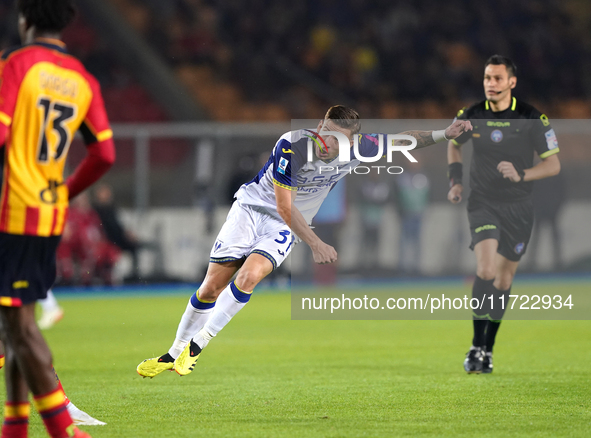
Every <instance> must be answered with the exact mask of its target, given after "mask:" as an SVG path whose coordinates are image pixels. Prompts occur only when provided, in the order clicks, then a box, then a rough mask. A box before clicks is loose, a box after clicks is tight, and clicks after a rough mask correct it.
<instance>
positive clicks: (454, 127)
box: [401, 120, 472, 149]
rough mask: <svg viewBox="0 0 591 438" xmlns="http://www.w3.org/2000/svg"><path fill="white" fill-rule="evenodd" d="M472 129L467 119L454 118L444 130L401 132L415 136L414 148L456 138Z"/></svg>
mask: <svg viewBox="0 0 591 438" xmlns="http://www.w3.org/2000/svg"><path fill="white" fill-rule="evenodd" d="M467 131H472V123H470V121H469V120H454V122H453V123H452V124H451V125H449V126H448V127H447V128H446V129H445V130H443V129H442V130H440V131H404V132H401V134H404V135H410V136H411V137H414V138H416V140H417V146H416V148H415V149H419V148H424V147H427V146H431V145H433V144H435V143H439V142H441V141H445V140H452V139H454V138H458V137H459V136H460V135H462V134H463V133H464V132H467Z"/></svg>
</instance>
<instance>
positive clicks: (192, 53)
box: [0, 0, 591, 121]
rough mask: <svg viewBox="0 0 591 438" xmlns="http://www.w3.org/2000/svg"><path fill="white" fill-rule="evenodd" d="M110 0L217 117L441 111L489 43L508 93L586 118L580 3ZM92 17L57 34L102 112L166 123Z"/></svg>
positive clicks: (5, 19)
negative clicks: (508, 77)
mask: <svg viewBox="0 0 591 438" xmlns="http://www.w3.org/2000/svg"><path fill="white" fill-rule="evenodd" d="M80 3H84V2H83V1H82V2H80ZM111 3H112V4H113V5H114V6H115V7H116V8H117V9H118V11H119V12H120V13H121V16H122V17H124V19H125V20H127V22H128V24H129V25H130V26H131V28H133V29H134V30H135V31H137V33H138V34H139V35H141V36H142V37H143V39H144V40H145V41H147V42H148V43H149V45H150V46H151V47H152V49H153V50H154V51H155V52H156V53H157V54H158V55H160V57H161V59H162V60H163V61H165V62H166V63H167V64H168V65H169V66H170V67H171V68H173V69H174V71H175V72H176V74H177V78H178V79H179V80H180V81H181V82H183V83H184V84H186V85H187V86H188V87H189V88H190V89H191V91H192V92H193V94H194V96H195V98H196V99H197V100H198V102H199V103H200V104H201V105H202V106H203V108H205V110H206V112H207V113H208V115H209V116H210V117H211V118H212V119H215V120H221V121H228V120H243V121H249V120H288V119H290V118H316V117H318V114H321V113H322V112H323V111H324V110H325V107H326V106H327V105H328V104H332V103H335V102H336V101H337V100H342V99H345V100H347V101H348V102H347V103H350V104H353V105H354V106H355V107H356V108H358V109H359V111H360V112H361V113H362V115H363V117H365V118H450V117H452V116H453V115H454V114H455V113H456V112H457V110H458V109H459V108H461V107H462V106H464V105H465V104H468V103H470V102H472V101H474V100H479V99H481V98H482V86H481V78H482V69H483V64H484V61H485V60H486V59H487V58H488V57H489V56H490V55H491V54H494V53H501V54H505V55H508V56H510V57H512V58H513V59H514V60H515V61H516V63H517V65H518V68H519V72H518V74H519V83H518V88H517V91H516V95H517V96H519V97H521V98H523V99H524V100H526V101H529V102H531V103H533V104H534V105H537V106H539V107H540V108H541V109H542V110H543V111H545V112H546V113H548V114H549V116H550V117H551V118H587V117H589V116H591V106H590V100H589V96H590V95H591V76H589V74H588V71H589V67H590V66H591V65H590V64H591V25H590V24H591V6H590V5H589V2H588V1H585V0H561V1H559V0H523V1H512V0H483V1H479V2H474V1H469V0H450V1H446V2H440V1H437V0H414V1H406V0H397V1H391V0H375V1H372V2H366V1H361V0H353V1H339V0H314V1H310V0H308V1H301V2H292V1H286V0H250V1H248V2H246V1H240V0H230V1H226V0H224V1H220V0H168V1H159V0H111ZM12 4H13V1H12V0H0V42H1V43H2V46H5V45H6V43H8V42H14V41H15V39H16V33H15V25H14V23H15V20H14V16H13V14H12V13H10V12H11V11H12V9H13V8H12ZM82 9H83V8H82ZM92 21H93V20H92V17H89V16H86V17H85V16H81V17H79V18H78V20H77V21H76V23H75V25H74V26H73V27H71V28H70V29H69V30H68V31H67V32H66V34H65V40H66V42H67V43H68V45H69V48H70V50H71V52H72V53H73V54H75V55H76V56H78V57H80V58H81V59H82V60H83V61H84V63H85V64H86V65H87V66H88V68H89V69H90V71H91V72H92V73H94V74H95V75H96V76H97V77H98V78H99V80H100V81H101V83H102V85H103V87H104V89H105V98H106V101H107V107H108V110H109V113H110V116H111V118H112V120H114V121H157V120H165V119H166V115H165V114H164V112H163V110H162V109H161V108H160V107H159V106H158V105H157V104H155V103H154V102H153V101H152V99H151V98H150V96H149V92H147V91H146V90H144V89H142V88H141V87H139V86H138V85H136V82H137V81H135V80H134V78H133V77H131V76H130V75H129V73H127V72H126V71H125V69H124V68H123V67H121V66H120V65H119V64H118V63H117V61H116V60H115V59H114V58H113V56H112V55H111V52H110V50H109V44H108V43H107V42H106V38H105V36H104V35H102V34H101V32H100V30H97V29H95V28H93V23H92ZM148 91H149V90H148Z"/></svg>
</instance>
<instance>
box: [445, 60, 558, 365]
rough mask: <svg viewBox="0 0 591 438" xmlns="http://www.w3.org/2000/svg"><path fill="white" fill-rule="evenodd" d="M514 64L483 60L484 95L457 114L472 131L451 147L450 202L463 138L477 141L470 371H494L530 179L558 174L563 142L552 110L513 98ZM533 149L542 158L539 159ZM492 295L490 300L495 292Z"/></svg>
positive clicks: (523, 240) (529, 217)
mask: <svg viewBox="0 0 591 438" xmlns="http://www.w3.org/2000/svg"><path fill="white" fill-rule="evenodd" d="M516 70H517V68H516V67H515V64H514V63H513V61H511V60H510V59H509V58H507V57H504V56H500V55H494V56H491V57H490V58H489V59H488V60H487V61H486V64H485V69H484V93H485V96H486V100H483V101H482V102H479V103H477V104H474V105H472V106H471V107H469V108H464V109H462V110H460V111H459V112H458V115H457V118H458V119H464V120H470V121H471V122H472V125H473V127H474V130H473V131H471V132H466V133H464V134H462V135H461V136H460V137H458V138H457V139H455V140H451V141H450V142H449V144H448V148H447V161H448V164H449V171H448V176H449V179H450V187H451V188H450V190H449V193H448V195H447V198H448V200H449V201H450V202H452V203H453V204H457V203H459V202H460V201H461V200H462V191H463V185H462V174H463V172H462V149H461V147H462V145H463V144H464V143H466V142H467V141H468V140H470V139H471V140H472V144H473V148H474V151H473V155H472V163H471V165H470V188H471V192H470V196H469V198H468V219H469V222H470V232H471V235H472V243H471V245H470V248H471V249H473V250H474V254H475V255H476V264H477V267H476V279H475V280H474V286H473V288H472V297H473V298H476V299H478V300H479V302H481V300H485V301H484V303H485V304H484V305H483V306H482V309H477V310H474V311H473V312H474V314H473V324H474V337H473V340H472V346H471V347H470V351H469V352H468V354H467V355H466V359H465V361H464V369H465V370H466V372H468V373H475V374H478V373H491V372H492V370H493V363H492V351H493V346H494V343H495V337H496V334H497V331H498V330H499V326H500V324H501V319H502V318H503V314H504V308H501V305H502V304H503V303H504V305H505V308H506V307H507V305H508V303H509V294H510V291H511V284H512V283H513V277H514V276H515V272H516V271H517V266H518V264H519V260H520V259H521V257H522V256H523V254H525V251H526V250H527V244H528V242H529V239H530V236H531V231H532V226H533V219H534V210H533V205H532V199H531V198H532V189H533V181H534V180H538V179H542V178H547V177H550V176H553V175H556V174H558V173H559V172H560V161H559V160H558V156H557V155H556V154H557V152H558V150H559V149H558V142H557V140H556V134H555V133H554V130H553V129H552V127H551V126H550V122H549V121H548V117H546V115H544V114H542V113H540V111H538V110H537V109H535V108H534V107H532V106H531V105H528V104H527V103H525V102H522V101H520V100H518V99H516V98H515V97H514V96H513V95H512V92H511V90H513V89H514V88H515V86H516V85H517V77H516V76H515V73H516ZM534 153H537V154H538V156H539V157H540V159H541V161H540V162H539V163H538V164H536V165H535V166H534ZM491 296H493V298H492V299H491V298H490V297H491Z"/></svg>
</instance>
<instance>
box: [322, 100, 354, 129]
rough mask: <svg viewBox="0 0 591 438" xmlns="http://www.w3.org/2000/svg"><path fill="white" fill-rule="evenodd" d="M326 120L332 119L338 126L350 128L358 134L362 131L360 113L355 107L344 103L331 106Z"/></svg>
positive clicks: (325, 117)
mask: <svg viewBox="0 0 591 438" xmlns="http://www.w3.org/2000/svg"><path fill="white" fill-rule="evenodd" d="M324 120H332V121H333V122H334V123H335V124H336V125H337V126H340V127H341V128H345V129H350V130H351V133H352V134H357V133H358V132H359V131H361V120H359V113H357V111H355V110H354V109H353V108H347V107H346V106H343V105H335V106H331V107H330V108H329V109H328V111H327V112H326V115H325V116H324Z"/></svg>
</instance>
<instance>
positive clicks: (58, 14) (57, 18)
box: [16, 0, 76, 32]
mask: <svg viewBox="0 0 591 438" xmlns="http://www.w3.org/2000/svg"><path fill="white" fill-rule="evenodd" d="M16 7H17V10H18V12H20V13H21V14H23V16H24V17H25V19H26V20H27V24H28V25H29V26H35V28H36V29H37V30H38V31H41V32H61V31H62V30H63V29H64V28H65V27H66V26H67V25H68V24H70V22H71V21H72V20H73V19H74V16H75V15H76V7H75V6H74V0H17V1H16Z"/></svg>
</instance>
